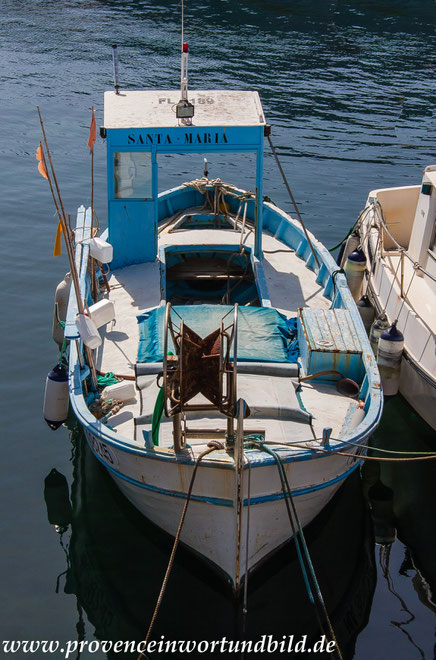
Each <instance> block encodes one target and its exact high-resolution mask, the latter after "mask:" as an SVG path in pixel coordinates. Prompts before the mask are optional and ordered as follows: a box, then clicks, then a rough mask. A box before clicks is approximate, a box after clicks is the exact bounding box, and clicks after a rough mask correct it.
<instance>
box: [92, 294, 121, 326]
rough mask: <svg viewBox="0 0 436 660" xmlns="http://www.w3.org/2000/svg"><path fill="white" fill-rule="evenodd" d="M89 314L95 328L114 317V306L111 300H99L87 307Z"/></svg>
mask: <svg viewBox="0 0 436 660" xmlns="http://www.w3.org/2000/svg"><path fill="white" fill-rule="evenodd" d="M89 315H90V316H91V318H92V320H93V321H94V323H95V325H96V326H97V328H101V326H102V325H106V323H110V322H111V321H113V320H114V318H115V307H114V304H113V302H112V300H106V299H103V300H99V301H98V302H96V303H95V304H94V305H91V307H90V308H89Z"/></svg>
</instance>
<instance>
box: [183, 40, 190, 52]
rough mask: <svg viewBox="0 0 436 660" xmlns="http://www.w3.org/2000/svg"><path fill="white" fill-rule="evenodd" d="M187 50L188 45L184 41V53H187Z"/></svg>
mask: <svg viewBox="0 0 436 660" xmlns="http://www.w3.org/2000/svg"><path fill="white" fill-rule="evenodd" d="M188 50H189V46H188V43H187V42H186V41H185V42H184V43H183V52H184V53H187V52H188Z"/></svg>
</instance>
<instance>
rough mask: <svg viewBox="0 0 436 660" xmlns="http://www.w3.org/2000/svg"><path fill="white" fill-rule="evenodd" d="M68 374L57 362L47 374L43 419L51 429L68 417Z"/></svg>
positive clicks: (58, 425) (54, 428) (57, 426)
mask: <svg viewBox="0 0 436 660" xmlns="http://www.w3.org/2000/svg"><path fill="white" fill-rule="evenodd" d="M68 406H69V396H68V374H67V370H66V369H65V367H64V366H63V365H61V364H57V365H56V366H55V367H53V369H52V370H51V371H50V372H49V374H48V375H47V379H46V381H45V393H44V407H43V414H44V419H45V421H46V422H47V424H48V425H49V427H50V428H51V429H53V431H55V430H56V429H58V428H59V427H60V425H61V424H63V423H64V422H65V421H66V419H67V417H68Z"/></svg>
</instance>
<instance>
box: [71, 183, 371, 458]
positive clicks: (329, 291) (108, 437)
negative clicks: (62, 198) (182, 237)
mask: <svg viewBox="0 0 436 660" xmlns="http://www.w3.org/2000/svg"><path fill="white" fill-rule="evenodd" d="M197 194H199V193H197ZM187 199H188V200H189V203H186V200H187ZM192 205H193V204H192V189H187V188H184V187H183V186H180V187H177V188H173V189H171V190H168V191H166V192H164V193H160V194H159V205H158V209H159V219H164V218H166V217H167V216H168V215H171V214H172V213H174V212H175V211H176V210H179V209H180V208H187V207H189V206H192ZM253 211H254V204H252V205H251V215H252V214H253ZM247 217H250V205H249V209H248V212H247ZM77 221H78V226H79V224H80V223H82V226H85V225H86V224H87V223H89V221H90V210H89V209H88V211H87V212H86V213H85V214H84V213H83V207H81V209H79V213H78V216H77ZM263 222H264V229H265V230H267V231H269V232H271V233H272V234H273V235H274V236H275V237H276V238H277V239H279V240H281V241H282V242H283V243H284V244H285V245H287V246H288V247H290V248H293V249H295V251H296V254H297V256H300V258H302V259H304V260H305V261H306V265H307V267H308V268H310V269H311V270H313V271H315V272H317V277H316V281H317V282H318V283H319V284H322V285H323V286H324V295H325V296H327V297H328V298H330V299H331V300H332V308H344V309H348V311H349V312H350V315H351V318H352V320H353V323H354V325H355V328H356V330H357V332H358V336H359V340H360V343H361V346H362V350H363V353H362V360H363V363H364V367H365V372H366V376H365V379H364V382H363V384H362V395H363V397H364V399H365V406H364V410H365V413H366V415H365V418H364V419H363V420H362V422H361V423H360V424H359V425H358V426H357V427H356V428H355V429H352V430H351V431H348V432H346V433H345V435H344V437H343V438H342V439H343V442H337V443H336V444H335V445H334V446H333V447H332V448H331V452H329V453H318V452H317V451H316V450H307V449H304V450H301V451H300V452H298V454H295V455H292V456H284V457H283V462H285V463H293V462H298V461H303V460H314V459H321V458H327V457H329V456H331V453H336V451H340V450H347V449H348V450H350V446H349V444H348V442H347V440H348V441H350V440H352V441H353V442H355V443H356V444H358V445H363V444H364V443H365V441H366V440H367V439H368V437H369V436H370V435H371V433H372V432H373V431H374V430H375V428H376V427H377V425H378V423H379V420H380V417H381V413H382V392H381V385H380V378H379V374H378V370H377V366H376V363H375V359H374V356H373V354H372V350H371V347H370V344H369V341H368V338H367V335H366V332H365V329H364V326H363V323H362V320H361V317H360V314H359V312H358V310H357V307H356V306H355V303H354V300H353V298H352V296H351V293H350V291H349V289H348V285H347V282H346V279H345V276H344V275H343V274H341V273H337V274H336V277H335V283H334V284H333V280H332V275H333V273H335V272H336V271H337V270H338V267H337V264H336V263H335V261H334V259H333V258H332V256H331V255H330V253H329V252H328V250H327V249H326V248H325V247H324V246H323V245H322V244H321V243H319V242H318V241H317V240H316V239H315V237H313V236H312V235H311V234H310V232H309V236H310V239H311V241H312V245H313V247H314V250H315V252H316V254H317V257H318V259H319V261H320V264H321V267H320V269H319V270H317V268H316V264H315V260H314V258H313V255H312V253H311V249H310V245H309V244H308V242H307V239H306V237H305V235H304V232H303V230H302V228H301V227H300V226H299V224H298V223H297V222H296V221H295V220H293V219H292V218H291V217H290V216H288V215H287V214H286V213H285V212H284V211H282V210H280V209H279V208H278V207H275V206H274V205H273V204H271V203H268V202H263ZM83 223H84V224H83ZM86 247H87V246H85V245H84V246H83V250H82V248H81V245H80V244H79V245H78V246H77V248H76V259H77V260H78V261H80V287H81V291H82V292H83V294H84V295H88V286H89V282H88V278H87V276H86V262H87V257H88V255H87V250H86ZM256 270H257V269H256ZM71 302H73V301H71ZM74 302H75V301H74ZM76 313H77V306H76V305H75V304H74V303H73V304H70V305H69V307H68V314H67V322H66V333H65V335H66V337H67V338H68V339H70V340H75V339H79V346H81V342H80V338H79V336H78V333H77V329H76V326H75V322H74V319H75V316H76ZM82 380H83V377H82V376H81V374H80V369H79V364H78V357H77V348H76V344H75V342H74V341H72V342H71V344H70V367H69V383H70V399H71V403H72V407H73V410H74V413H75V415H76V417H77V418H78V420H79V422H80V423H81V424H82V426H83V427H84V428H85V429H86V430H87V431H88V432H90V433H91V434H93V435H94V436H96V437H99V438H101V439H102V440H103V441H104V442H106V443H107V444H108V445H110V446H112V447H113V448H115V449H118V450H119V451H122V452H126V453H130V454H136V455H139V456H142V457H144V458H148V459H154V460H160V461H170V462H173V463H182V464H186V465H193V464H194V463H195V461H194V460H193V459H190V458H185V457H179V456H177V457H176V456H171V455H168V454H164V453H163V452H162V453H160V452H159V451H156V450H149V449H147V448H143V449H136V448H133V447H132V445H131V443H130V442H129V441H128V440H127V439H123V438H122V437H120V436H119V435H118V434H117V433H116V432H114V431H112V430H111V429H110V428H108V427H106V426H104V425H102V424H101V423H99V422H98V421H97V420H96V419H95V417H94V416H93V415H92V414H91V413H90V412H89V410H88V408H87V406H86V403H85V400H84V397H83V393H82ZM356 449H357V448H356ZM94 454H95V452H94ZM95 455H96V454H95ZM273 463H274V459H273V458H272V457H271V456H269V455H268V454H265V453H263V452H259V460H258V461H255V460H253V461H252V467H253V468H256V467H261V466H265V465H269V464H273ZM202 465H203V466H209V467H214V468H217V467H219V468H220V469H233V465H232V463H228V464H227V463H219V464H217V463H216V462H213V461H208V460H207V458H206V459H205V460H204V462H203V463H202Z"/></svg>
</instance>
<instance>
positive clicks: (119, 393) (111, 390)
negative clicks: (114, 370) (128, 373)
mask: <svg viewBox="0 0 436 660" xmlns="http://www.w3.org/2000/svg"><path fill="white" fill-rule="evenodd" d="M101 398H102V399H103V400H105V401H106V400H107V399H117V400H118V401H129V400H130V399H135V398H136V390H135V384H134V383H133V382H132V381H130V380H123V381H121V383H115V384H114V385H108V386H107V387H105V388H104V390H103V391H102V393H101Z"/></svg>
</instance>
